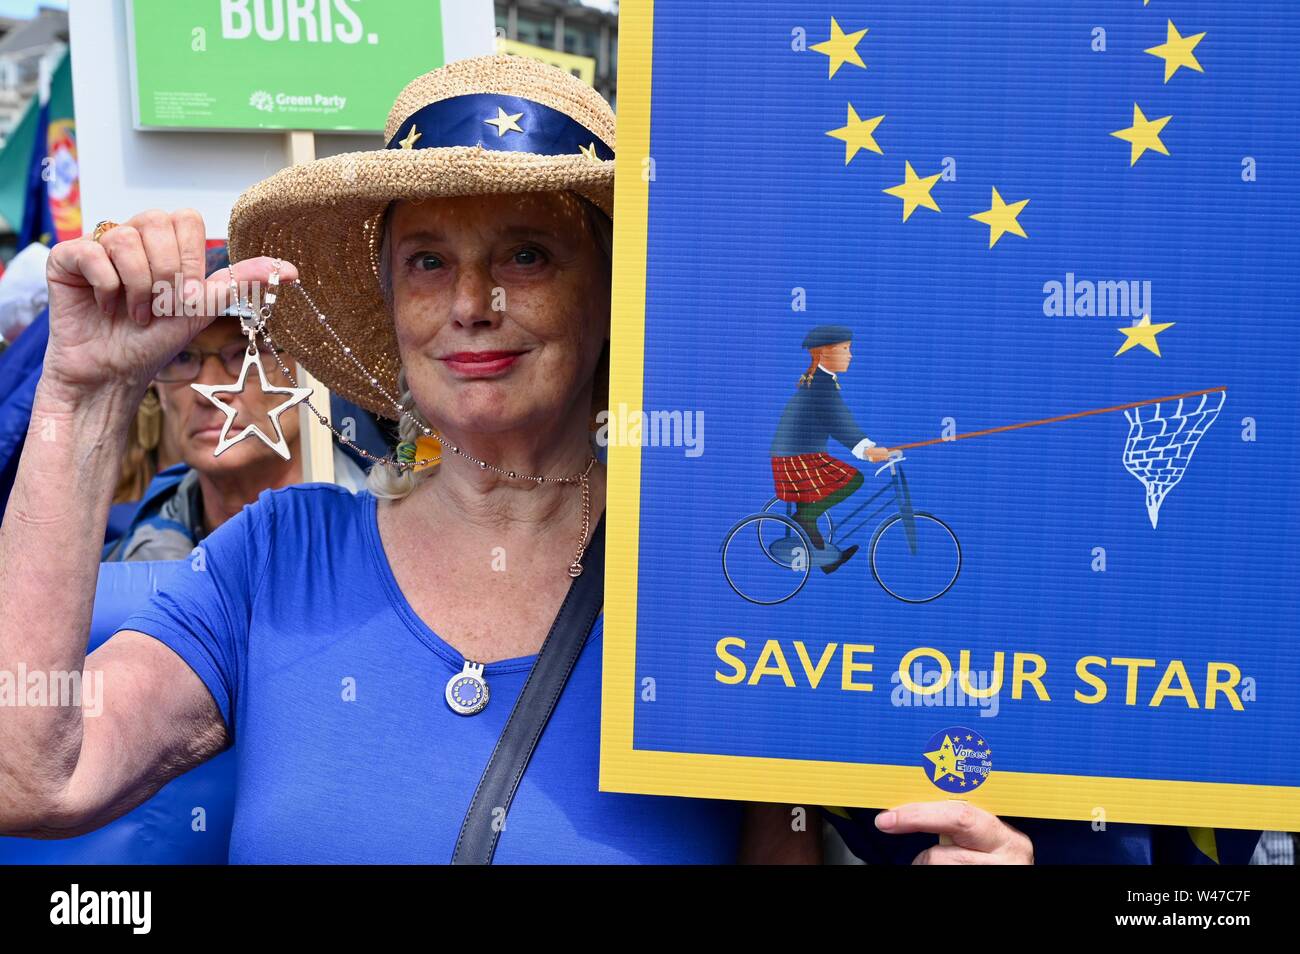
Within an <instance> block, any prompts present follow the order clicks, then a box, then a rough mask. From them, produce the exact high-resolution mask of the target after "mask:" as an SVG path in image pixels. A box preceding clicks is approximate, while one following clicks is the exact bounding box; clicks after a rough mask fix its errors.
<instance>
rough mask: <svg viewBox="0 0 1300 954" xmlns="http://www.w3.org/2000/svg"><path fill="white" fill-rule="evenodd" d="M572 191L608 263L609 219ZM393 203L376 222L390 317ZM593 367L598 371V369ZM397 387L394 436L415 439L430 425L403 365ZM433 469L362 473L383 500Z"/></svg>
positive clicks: (386, 467)
mask: <svg viewBox="0 0 1300 954" xmlns="http://www.w3.org/2000/svg"><path fill="white" fill-rule="evenodd" d="M573 195H574V196H576V197H577V199H578V200H579V201H580V202H581V203H582V206H583V211H584V213H585V214H586V219H587V227H588V228H589V229H590V230H591V234H592V237H593V238H594V239H595V240H596V247H597V248H598V249H599V250H600V253H601V255H602V256H603V257H604V259H605V261H606V263H607V264H610V265H611V266H612V263H613V259H614V223H613V221H612V220H611V219H610V217H609V216H608V215H606V214H605V212H604V210H602V209H601V208H599V207H598V206H597V205H596V204H595V203H594V202H592V201H591V200H590V199H588V198H586V197H585V196H582V195H579V194H578V193H576V192H575V193H573ZM394 205H396V202H390V203H388V207H387V208H385V209H384V214H383V218H382V219H381V220H380V223H379V289H380V291H381V292H382V293H383V296H384V307H385V308H386V309H387V310H388V314H389V317H392V315H393V311H394V307H393V270H392V263H391V262H390V261H389V258H390V256H389V241H390V237H391V233H392V213H393V206H394ZM602 364H603V361H602ZM597 370H598V373H599V369H597ZM397 390H398V397H397V400H398V402H399V403H400V404H401V405H402V407H404V408H407V412H406V414H405V415H404V416H403V417H402V419H401V420H400V421H399V422H398V424H397V434H398V439H399V440H401V441H415V440H417V439H419V438H420V437H421V436H423V434H424V430H423V428H426V427H429V426H430V425H429V422H428V421H427V420H426V419H425V417H424V415H423V414H421V413H420V410H419V408H417V407H416V406H415V397H414V395H412V394H411V388H410V385H409V384H407V381H406V369H405V368H403V369H401V370H399V371H398V372H397ZM435 473H437V468H434V467H429V468H425V469H424V470H423V471H421V472H419V473H416V472H415V470H414V469H413V468H399V467H396V466H394V465H393V464H389V463H386V462H383V461H381V462H379V463H376V464H375V465H374V466H372V467H371V468H370V471H369V473H368V474H367V475H366V488H367V489H368V490H369V491H370V492H371V493H372V494H374V496H376V497H379V498H381V499H383V500H401V499H402V498H403V497H405V496H407V495H408V494H410V493H411V491H413V490H414V489H415V488H416V486H418V484H419V483H420V481H422V480H425V479H426V478H428V477H431V476H433V474H435Z"/></svg>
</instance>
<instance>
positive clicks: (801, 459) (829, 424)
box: [771, 325, 890, 573]
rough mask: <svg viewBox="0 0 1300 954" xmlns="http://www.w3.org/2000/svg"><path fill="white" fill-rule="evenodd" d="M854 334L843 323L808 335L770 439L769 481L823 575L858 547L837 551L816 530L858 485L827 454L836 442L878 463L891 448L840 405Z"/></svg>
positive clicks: (854, 473) (851, 470)
mask: <svg viewBox="0 0 1300 954" xmlns="http://www.w3.org/2000/svg"><path fill="white" fill-rule="evenodd" d="M852 342H853V331H852V329H850V328H848V327H847V326H845V325H820V326H818V327H816V328H813V329H812V330H811V331H809V332H808V334H807V336H806V337H805V338H804V340H803V347H804V348H805V349H807V350H808V352H809V364H808V370H807V371H806V372H805V373H804V374H803V375H801V376H800V378H799V382H798V385H797V387H796V388H795V393H794V394H793V395H792V396H791V398H790V400H789V401H788V402H787V403H786V405H785V410H784V411H783V412H782V414H781V420H780V423H779V424H778V425H777V428H776V435H775V437H773V439H772V449H771V456H772V477H773V480H774V482H775V484H776V496H777V497H778V499H780V500H783V501H786V502H788V503H793V504H794V505H795V510H794V514H793V517H794V520H795V522H796V523H798V525H799V526H800V527H801V528H802V529H803V530H804V532H805V533H806V534H807V535H808V540H809V542H810V543H812V545H813V548H814V550H816V551H818V553H816V554H814V559H815V562H816V563H817V564H818V565H820V566H821V568H822V572H824V573H834V572H835V571H836V570H838V569H839V568H840V567H842V566H843V565H844V564H845V563H847V562H848V561H849V560H850V559H851V558H852V556H853V555H854V554H855V553H857V551H858V547H857V545H856V544H854V545H852V546H849V547H846V548H845V549H843V550H839V551H836V550H835V549H834V547H833V546H832V548H831V550H830V551H829V552H828V551H827V547H828V542H827V541H826V540H825V539H824V538H823V536H822V533H821V531H820V530H819V529H818V527H817V522H818V519H819V518H820V517H821V516H822V515H823V514H824V513H825V512H826V511H827V510H829V509H830V508H831V507H833V506H835V505H836V504H838V503H840V502H841V501H843V500H845V499H846V498H848V497H849V496H851V495H852V494H853V493H854V492H855V491H856V490H857V489H858V488H859V487H861V486H862V483H863V477H862V474H861V473H860V472H859V471H858V470H857V469H856V468H855V467H852V466H850V465H849V464H846V463H844V462H843V461H841V460H838V459H837V458H834V457H832V456H831V455H830V454H829V453H827V450H826V446H827V441H828V440H829V439H830V438H832V437H833V438H834V439H835V440H836V441H838V442H839V443H840V444H843V445H844V446H845V447H847V448H848V449H849V450H850V451H851V452H852V454H853V456H854V457H856V458H858V459H859V460H867V461H872V462H873V463H880V462H882V461H885V460H888V459H889V456H890V455H889V450H888V449H886V448H883V447H877V446H876V444H875V442H874V441H872V440H871V439H870V438H869V437H867V435H866V433H865V432H864V431H863V429H862V428H861V427H860V426H859V425H858V422H857V421H856V420H855V419H854V417H853V413H852V412H851V411H850V410H849V407H848V404H846V403H845V401H844V396H843V394H842V387H841V382H840V376H841V375H842V374H844V372H846V371H847V370H848V369H849V364H850V363H851V362H852V359H853V354H852V348H851V346H852Z"/></svg>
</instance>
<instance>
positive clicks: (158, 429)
mask: <svg viewBox="0 0 1300 954" xmlns="http://www.w3.org/2000/svg"><path fill="white" fill-rule="evenodd" d="M162 419H163V410H162V402H160V401H159V400H158V392H157V390H156V389H155V388H154V386H153V385H150V386H149V389H148V390H147V391H145V392H144V397H143V398H142V399H141V401H140V406H139V408H137V409H136V412H135V417H134V418H132V419H131V426H130V429H129V430H128V431H127V437H126V455H125V456H124V457H123V458H122V470H121V472H120V473H119V475H118V479H117V488H116V489H115V490H114V491H113V503H115V504H118V503H129V502H131V501H135V500H139V499H141V498H142V497H143V496H144V492H145V491H146V490H147V489H148V487H149V482H150V481H151V480H153V478H154V475H155V474H157V473H158V445H159V444H160V443H161V442H162Z"/></svg>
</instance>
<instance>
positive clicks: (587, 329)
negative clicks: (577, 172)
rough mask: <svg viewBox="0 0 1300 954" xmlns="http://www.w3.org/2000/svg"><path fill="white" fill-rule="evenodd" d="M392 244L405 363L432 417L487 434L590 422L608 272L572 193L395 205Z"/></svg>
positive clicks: (605, 323) (604, 331)
mask: <svg viewBox="0 0 1300 954" xmlns="http://www.w3.org/2000/svg"><path fill="white" fill-rule="evenodd" d="M389 248H390V251H389V254H390V256H391V258H390V266H391V274H392V282H393V310H394V316H393V317H394V322H395V325H396V329H397V339H398V346H399V349H400V351H401V357H402V364H403V366H404V367H405V368H406V374H407V381H408V383H409V385H410V387H411V391H412V394H413V396H414V398H415V402H416V404H417V406H418V407H419V408H420V409H421V410H422V411H423V412H424V413H425V415H426V416H427V417H429V418H430V419H431V420H433V421H435V422H440V423H441V424H442V426H444V427H448V428H455V429H460V430H465V431H470V432H481V433H492V432H500V431H509V430H516V429H520V428H527V427H530V426H533V427H547V428H553V427H554V424H555V421H556V419H557V416H560V415H574V414H577V415H580V417H581V419H582V420H583V421H585V420H586V419H587V415H588V413H589V408H590V387H591V379H592V376H593V374H594V372H595V368H596V363H597V361H598V360H599V358H600V352H601V348H602V346H603V345H604V342H605V340H606V339H607V338H608V335H609V293H610V286H609V280H610V276H609V266H608V263H607V260H606V259H605V257H604V255H603V254H602V252H601V250H600V248H599V247H598V246H597V244H596V240H595V237H594V236H593V235H592V234H591V231H590V229H589V227H588V225H587V222H586V216H585V214H584V210H583V207H582V205H581V204H580V203H579V201H578V200H577V199H576V198H574V197H573V196H572V195H569V194H567V193H559V192H545V193H522V194H519V195H488V196H464V197H454V198H439V199H431V200H427V201H425V202H421V203H413V202H406V201H403V202H399V203H398V204H397V205H396V207H395V208H394V209H393V213H392V215H391V234H390V244H389Z"/></svg>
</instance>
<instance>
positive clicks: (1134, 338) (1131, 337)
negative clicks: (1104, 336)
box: [1111, 315, 1177, 358]
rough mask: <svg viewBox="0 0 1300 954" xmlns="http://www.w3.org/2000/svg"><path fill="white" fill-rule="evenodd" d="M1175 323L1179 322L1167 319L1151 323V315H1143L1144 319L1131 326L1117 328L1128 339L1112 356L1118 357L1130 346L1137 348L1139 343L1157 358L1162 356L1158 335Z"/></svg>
mask: <svg viewBox="0 0 1300 954" xmlns="http://www.w3.org/2000/svg"><path fill="white" fill-rule="evenodd" d="M1175 324H1177V322H1174V321H1167V322H1165V323H1164V324H1162V325H1153V324H1151V316H1150V315H1143V316H1142V320H1141V321H1139V322H1138V323H1137V324H1136V325H1133V326H1132V327H1131V328H1119V329H1117V330H1118V331H1121V332H1123V333H1124V336H1125V337H1126V338H1127V339H1128V340H1127V341H1125V342H1124V343H1123V344H1122V345H1120V346H1119V350H1118V351H1116V352H1115V353H1114V354H1113V355H1112V356H1111V357H1114V358H1118V357H1119V356H1120V355H1122V354H1123V353H1124V352H1125V351H1127V350H1128V349H1129V348H1136V347H1137V346H1138V345H1141V346H1142V347H1144V348H1146V349H1147V350H1148V351H1150V352H1151V353H1152V354H1153V355H1155V356H1156V357H1157V358H1158V357H1160V345H1159V344H1158V343H1157V342H1156V335H1158V334H1160V332H1162V331H1164V330H1165V329H1166V328H1172V327H1173V326H1174V325H1175Z"/></svg>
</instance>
